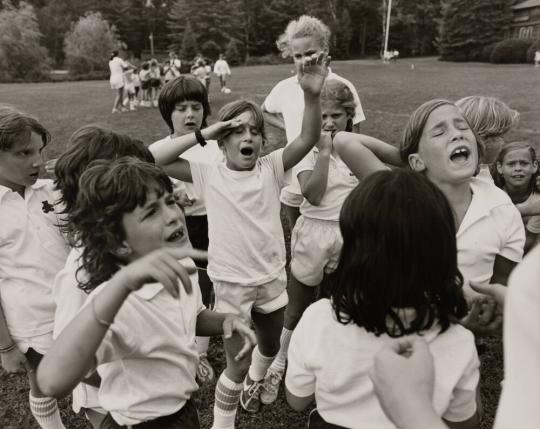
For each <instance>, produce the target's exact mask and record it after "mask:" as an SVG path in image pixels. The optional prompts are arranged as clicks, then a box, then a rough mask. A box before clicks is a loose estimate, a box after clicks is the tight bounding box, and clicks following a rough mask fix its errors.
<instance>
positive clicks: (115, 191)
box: [70, 157, 173, 292]
mask: <svg viewBox="0 0 540 429" xmlns="http://www.w3.org/2000/svg"><path fill="white" fill-rule="evenodd" d="M172 190H173V187H172V183H171V179H170V178H169V177H168V176H167V175H166V174H165V172H164V171H163V170H162V169H161V168H160V167H158V166H156V165H154V164H151V163H148V162H145V161H142V160H140V159H137V158H133V157H123V158H119V159H116V160H105V159H101V160H97V161H94V162H92V163H91V164H90V165H89V166H88V169H87V170H86V171H85V172H84V173H82V175H81V177H80V180H79V194H78V195H77V201H76V203H75V207H74V209H73V212H72V213H71V217H70V220H71V222H72V223H73V229H74V231H75V238H76V240H77V243H78V244H80V246H82V248H83V253H82V266H81V269H82V270H84V271H85V272H86V273H87V274H88V280H86V281H84V282H80V287H81V289H83V290H85V291H87V292H89V291H91V290H93V289H94V288H95V287H97V286H99V285H100V284H101V283H103V282H104V281H107V280H109V279H110V277H111V276H112V275H113V274H114V273H115V272H116V271H118V269H119V265H120V264H122V261H121V260H120V259H119V258H118V257H117V256H115V254H114V252H115V250H116V249H118V248H119V247H120V246H121V244H122V242H123V240H124V239H125V232H124V229H123V226H122V219H123V216H124V215H125V214H126V213H130V212H132V211H133V210H135V208H137V207H138V206H144V204H145V203H146V200H147V198H148V196H149V194H150V193H152V192H155V193H156V194H157V195H158V196H161V195H163V194H164V193H171V192H172Z"/></svg>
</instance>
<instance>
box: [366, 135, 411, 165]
mask: <svg viewBox="0 0 540 429" xmlns="http://www.w3.org/2000/svg"><path fill="white" fill-rule="evenodd" d="M358 137H359V141H360V143H361V144H363V145H364V146H365V147H366V148H368V149H369V150H370V151H372V152H373V153H374V154H375V155H376V156H377V158H379V159H380V160H381V161H382V162H384V163H385V164H391V165H395V166H397V167H404V166H405V165H404V164H403V161H401V157H400V156H399V149H398V148H397V147H394V146H392V145H390V144H388V143H385V142H383V141H382V140H379V139H377V138H375V137H371V136H367V135H365V134H358Z"/></svg>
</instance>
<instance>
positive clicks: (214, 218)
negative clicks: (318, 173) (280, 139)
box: [190, 149, 285, 286]
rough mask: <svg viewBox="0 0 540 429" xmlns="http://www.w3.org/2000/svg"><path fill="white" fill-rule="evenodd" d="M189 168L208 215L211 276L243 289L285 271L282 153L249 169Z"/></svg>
mask: <svg viewBox="0 0 540 429" xmlns="http://www.w3.org/2000/svg"><path fill="white" fill-rule="evenodd" d="M190 165H191V175H192V176H193V184H194V186H195V190H196V192H197V194H199V195H204V200H205V203H206V211H207V214H208V238H209V240H210V245H209V247H208V275H209V276H210V278H211V279H212V280H214V281H224V282H230V283H236V284H240V285H244V286H257V285H260V284H263V283H267V282H269V281H271V280H274V279H275V278H276V277H277V276H278V275H279V274H280V272H281V270H282V269H283V267H285V242H284V239H283V228H282V226H281V219H280V208H281V205H280V202H279V193H280V190H281V187H282V186H283V183H284V182H283V176H284V171H283V149H279V150H276V151H274V152H272V153H270V154H269V155H266V156H263V157H262V158H259V159H258V160H257V164H256V165H255V167H254V168H253V170H249V171H234V170H231V169H229V168H228V167H227V166H226V164H225V163H219V164H213V165H209V164H200V163H196V162H190Z"/></svg>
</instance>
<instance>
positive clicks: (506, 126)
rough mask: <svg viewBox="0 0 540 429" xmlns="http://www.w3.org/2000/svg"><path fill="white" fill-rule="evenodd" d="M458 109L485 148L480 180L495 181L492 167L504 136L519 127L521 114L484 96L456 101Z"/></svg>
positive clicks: (481, 161)
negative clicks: (491, 171)
mask: <svg viewBox="0 0 540 429" xmlns="http://www.w3.org/2000/svg"><path fill="white" fill-rule="evenodd" d="M456 106H457V107H458V108H459V110H461V113H462V114H463V116H464V117H465V119H467V122H469V124H470V126H471V128H472V130H473V131H474V132H475V134H476V136H477V137H478V139H479V144H481V145H482V146H483V156H482V159H481V160H480V172H479V174H478V177H479V178H482V179H486V180H488V181H492V180H493V179H492V177H491V174H490V172H489V168H490V165H492V164H493V163H494V162H495V160H496V159H497V156H498V155H499V152H500V151H501V149H502V147H503V144H504V139H503V136H504V135H505V134H506V133H508V131H510V130H511V129H512V128H514V127H515V126H516V125H517V123H518V121H519V112H517V111H516V110H514V109H511V108H510V107H509V106H508V105H507V104H506V103H504V102H502V101H501V100H499V99H498V98H495V97H486V96H482V95H473V96H469V97H464V98H462V99H460V100H458V101H456Z"/></svg>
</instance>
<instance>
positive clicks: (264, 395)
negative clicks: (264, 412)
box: [261, 369, 283, 405]
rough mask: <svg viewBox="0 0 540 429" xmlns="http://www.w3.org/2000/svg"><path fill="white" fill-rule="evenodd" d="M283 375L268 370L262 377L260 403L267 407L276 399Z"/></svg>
mask: <svg viewBox="0 0 540 429" xmlns="http://www.w3.org/2000/svg"><path fill="white" fill-rule="evenodd" d="M282 378H283V374H280V373H279V372H277V371H273V370H272V369H269V370H268V372H267V373H266V377H264V381H263V383H262V389H261V403H263V404H264V405H269V404H271V403H273V402H275V400H276V399H277V397H278V392H279V385H280V384H281V379H282Z"/></svg>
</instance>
